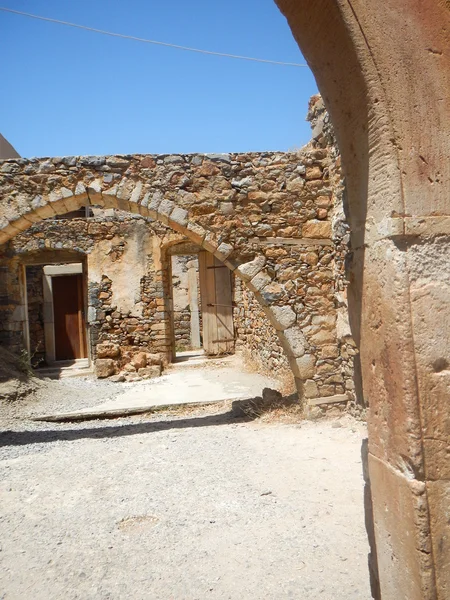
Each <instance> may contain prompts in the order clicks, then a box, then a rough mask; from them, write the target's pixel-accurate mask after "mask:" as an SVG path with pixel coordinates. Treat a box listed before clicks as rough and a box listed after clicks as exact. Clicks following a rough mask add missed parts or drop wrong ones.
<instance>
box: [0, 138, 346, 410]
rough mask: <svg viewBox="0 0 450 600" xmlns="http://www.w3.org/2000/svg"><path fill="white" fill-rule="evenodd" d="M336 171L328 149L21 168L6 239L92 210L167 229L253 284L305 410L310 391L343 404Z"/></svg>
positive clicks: (14, 175)
mask: <svg viewBox="0 0 450 600" xmlns="http://www.w3.org/2000/svg"><path fill="white" fill-rule="evenodd" d="M334 160H335V157H334V158H331V157H330V156H329V155H328V150H327V148H326V147H318V148H316V147H309V148H308V147H307V149H304V150H302V151H300V152H299V153H290V154H289V153H288V154H281V153H249V154H241V155H217V156H208V155H206V156H203V155H186V156H184V155H169V156H147V155H144V156H143V155H133V156H107V157H78V158H77V157H65V158H54V159H40V160H37V159H31V160H25V159H21V160H19V161H17V160H11V161H7V162H5V163H4V165H3V166H2V172H3V173H4V179H3V182H4V185H3V186H2V193H3V195H4V196H6V197H8V193H9V194H10V195H9V197H8V202H5V203H3V204H2V210H3V215H4V216H3V218H4V220H5V221H7V222H6V224H5V225H4V227H3V228H2V231H1V233H0V236H2V237H1V240H2V241H6V240H8V239H10V238H13V237H14V236H16V235H18V234H19V233H20V232H21V231H26V230H27V229H28V228H29V227H31V225H32V224H33V223H36V222H38V221H40V220H42V219H44V218H48V217H52V216H55V215H59V214H64V213H67V212H71V211H75V210H77V209H79V208H80V207H82V206H84V205H86V203H89V204H90V205H93V206H99V207H102V208H106V209H107V208H116V209H120V210H123V211H126V212H129V213H135V214H139V215H141V216H143V217H147V218H150V219H153V220H156V221H158V222H161V223H162V224H164V225H166V226H167V227H169V228H170V229H171V230H173V231H175V232H178V233H180V234H182V235H183V236H185V237H186V238H187V239H188V240H190V241H191V242H193V243H195V244H196V245H197V246H198V247H199V248H201V249H203V250H206V251H207V252H209V253H211V254H213V255H214V256H215V257H216V258H217V259H219V260H220V261H222V262H223V263H224V264H225V265H226V266H227V267H228V268H229V269H230V270H231V271H232V272H234V274H235V276H236V277H238V278H240V279H242V280H243V281H244V282H245V285H246V286H247V287H248V288H249V289H250V290H251V292H252V293H253V294H254V296H255V298H256V300H257V301H258V303H259V304H260V306H261V307H262V310H263V312H264V313H265V315H266V317H267V318H268V319H269V321H270V323H271V324H272V325H273V327H274V328H275V330H276V331H277V335H278V338H279V340H280V344H281V346H282V348H283V350H284V352H285V354H286V356H287V358H288V361H289V365H290V368H291V370H292V373H293V375H294V377H295V380H296V386H297V389H298V391H299V394H300V398H303V397H304V387H305V383H306V382H308V381H309V382H310V384H309V386H308V390H307V393H306V396H307V397H309V398H313V399H314V400H315V401H316V403H322V404H325V403H328V402H342V401H346V400H347V398H348V396H347V395H346V393H345V392H346V390H345V388H344V385H343V384H344V381H343V378H342V375H341V374H340V369H341V360H342V358H341V354H340V352H341V349H343V347H344V345H340V346H339V345H338V343H337V340H336V317H337V313H336V310H335V299H334V291H335V289H334V288H335V285H334V280H335V276H334V272H333V268H334V267H333V266H332V263H333V261H334V247H335V246H336V242H337V239H332V208H331V207H332V205H333V202H334V195H335V194H336V193H337V190H339V193H340V187H339V186H338V185H336V183H335V180H336V179H337V180H338V181H340V178H339V176H338V169H337V167H336V165H335V163H334ZM299 261H304V265H303V267H302V268H299V269H297V266H298V264H299ZM340 268H341V270H342V265H341V267H340ZM316 365H317V368H316ZM313 379H314V381H313Z"/></svg>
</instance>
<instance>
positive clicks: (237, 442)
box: [0, 407, 370, 600]
mask: <svg viewBox="0 0 450 600" xmlns="http://www.w3.org/2000/svg"><path fill="white" fill-rule="evenodd" d="M224 411H225V412H224ZM343 422H344V426H342V427H339V428H336V427H335V426H333V423H331V422H319V423H310V422H304V423H302V424H301V425H280V424H270V425H267V424H262V423H261V422H259V421H253V422H243V421H239V420H236V419H233V418H231V416H230V415H229V414H226V409H225V408H224V407H222V408H217V409H216V411H215V414H214V413H213V414H211V410H209V412H208V411H207V410H205V409H203V410H196V411H191V413H190V414H189V415H188V416H185V417H179V416H174V415H171V416H164V415H155V416H154V417H152V418H147V417H140V418H128V419H121V420H119V421H95V422H89V423H80V424H76V425H75V424H73V425H55V424H31V423H29V422H21V421H14V423H13V424H12V425H11V422H9V426H10V428H11V429H13V430H14V431H11V432H7V433H4V434H3V435H2V436H1V438H0V444H1V448H0V459H1V461H0V481H1V484H0V502H1V506H2V511H1V520H0V540H1V552H0V566H1V577H0V598H4V599H5V600H28V599H29V600H60V599H61V598H64V599H65V600H72V599H80V600H87V599H95V600H103V599H105V600H106V599H109V600H123V599H124V598H132V599H133V600H140V599H149V600H172V599H174V600H194V599H198V600H203V599H205V598H211V599H213V600H216V599H231V600H234V599H248V600H259V599H261V600H263V599H264V600H269V599H273V600H280V599H284V598H295V599H301V600H315V599H316V598H320V599H324V600H368V599H369V598H370V593H369V589H368V575H367V568H366V563H367V552H368V546H367V541H366V535H365V531H364V518H363V505H362V490H363V482H362V476H361V464H360V445H361V439H362V437H363V435H364V427H363V426H362V425H361V424H358V423H355V422H353V421H351V420H349V419H348V418H346V419H344V420H343Z"/></svg>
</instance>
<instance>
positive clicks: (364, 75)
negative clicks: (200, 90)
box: [277, 0, 450, 600]
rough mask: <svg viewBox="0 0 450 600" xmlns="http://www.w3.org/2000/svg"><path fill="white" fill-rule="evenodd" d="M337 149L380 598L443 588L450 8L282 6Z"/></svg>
mask: <svg viewBox="0 0 450 600" xmlns="http://www.w3.org/2000/svg"><path fill="white" fill-rule="evenodd" d="M277 4H278V6H279V7H280V8H281V10H282V12H283V13H284V14H285V15H286V17H287V19H288V22H289V25H290V27H291V29H292V32H293V34H294V37H295V38H296V40H297V41H298V43H299V45H300V47H301V49H302V52H303V54H304V56H305V58H306V60H307V61H308V63H309V65H310V67H311V68H312V70H313V72H314V74H315V76H316V79H317V82H318V85H319V89H320V91H321V93H322V95H323V98H324V101H325V103H326V105H327V108H328V109H329V111H330V114H331V118H332V120H333V124H334V127H335V129H336V136H337V138H338V142H339V146H340V149H341V152H342V159H343V168H344V173H345V175H346V181H347V194H348V208H349V219H350V225H351V229H352V248H353V256H354V260H353V284H352V286H351V288H352V289H351V292H352V310H351V316H352V321H353V323H352V326H353V333H354V336H355V338H356V340H357V342H358V345H359V347H360V351H361V362H362V374H363V386H364V394H365V397H366V398H367V399H368V401H369V405H370V415H369V471H370V478H371V485H372V499H373V507H374V522H375V536H376V544H377V555H378V563H379V574H380V588H381V596H382V597H383V598H385V599H388V600H391V599H394V598H408V599H411V600H419V599H420V600H422V599H427V600H436V599H443V598H446V597H448V595H449V593H450V525H449V522H448V519H447V517H446V510H447V509H446V507H448V505H449V503H450V485H449V481H448V480H449V461H448V455H446V454H445V452H444V450H443V449H444V447H448V445H449V442H450V422H449V417H448V410H447V408H446V405H447V399H448V397H449V391H450V377H449V373H450V371H449V370H448V368H447V366H446V365H448V364H449V358H450V357H449V348H450V326H449V325H448V323H449V319H450V295H449V293H448V292H449V290H448V283H447V282H448V276H449V275H450V263H449V259H448V256H449V251H448V250H449V246H450V237H449V234H450V230H449V228H448V223H449V216H448V215H449V213H448V210H449V198H450V162H449V161H448V158H446V157H448V156H449V155H450V138H449V135H448V132H449V130H450V103H449V102H448V101H447V100H446V99H448V90H449V89H450V39H449V30H450V6H449V3H448V2H445V1H443V0H442V1H440V0H425V1H423V2H406V1H405V0H389V1H388V2H384V3H382V5H380V3H379V2H375V1H366V2H359V1H356V2H354V1H352V2H350V1H348V0H319V1H318V2H307V1H302V0H300V1H298V0H277Z"/></svg>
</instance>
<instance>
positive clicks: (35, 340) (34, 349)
mask: <svg viewBox="0 0 450 600" xmlns="http://www.w3.org/2000/svg"><path fill="white" fill-rule="evenodd" d="M43 276H44V270H43V267H42V266H40V265H36V266H30V267H28V268H27V270H26V281H27V305H28V306H27V308H28V331H29V335H30V342H29V343H30V359H31V364H32V365H39V364H40V363H41V362H43V360H45V334H44V315H43V306H44V288H43Z"/></svg>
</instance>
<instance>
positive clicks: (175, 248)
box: [0, 97, 356, 403]
mask: <svg viewBox="0 0 450 600" xmlns="http://www.w3.org/2000/svg"><path fill="white" fill-rule="evenodd" d="M309 118H310V120H311V121H312V125H313V136H314V139H313V141H312V142H311V143H310V144H309V145H308V146H306V147H305V148H303V149H302V150H300V151H298V152H292V153H281V152H259V153H256V152H255V153H248V154H236V155H186V156H179V155H169V156H118V157H116V156H114V157H80V158H76V157H69V158H56V159H39V160H37V159H30V160H26V159H18V160H9V161H6V162H5V163H4V164H3V165H2V167H1V171H2V177H3V181H4V185H8V181H9V180H11V181H12V176H14V180H15V182H16V183H15V187H14V190H11V192H12V194H13V196H14V197H15V198H16V199H17V201H18V202H19V203H20V202H21V199H23V198H24V194H25V195H28V194H31V195H32V196H33V200H32V201H31V203H32V205H34V206H35V208H33V211H37V212H36V218H33V224H32V226H31V227H30V225H31V223H30V221H28V217H27V218H26V219H27V220H26V221H24V225H26V226H24V227H23V231H21V232H19V231H15V232H14V233H15V235H14V236H13V237H12V239H11V240H9V241H6V243H4V244H3V246H2V247H1V255H0V269H1V275H2V279H1V282H2V304H1V313H0V314H1V324H0V336H1V341H2V343H3V344H6V345H7V346H8V347H10V348H11V349H12V350H14V351H20V350H21V349H23V348H26V350H27V351H28V352H29V354H30V356H31V360H32V362H33V363H34V364H35V365H37V366H39V365H40V366H44V365H53V364H55V363H56V364H57V363H59V361H67V360H72V361H73V360H75V359H87V361H88V362H91V363H93V365H94V366H95V370H96V372H97V374H98V376H101V377H105V376H115V379H122V380H123V379H124V378H126V379H127V380H133V379H135V380H136V379H138V378H139V377H147V376H151V375H154V374H155V372H156V373H158V372H159V371H158V369H159V366H158V365H161V364H162V365H163V366H164V365H165V364H167V363H170V362H171V361H172V360H173V359H174V358H175V356H176V352H177V350H178V351H179V350H181V349H187V348H203V349H204V350H205V352H206V353H207V354H208V355H210V356H213V355H221V354H227V353H233V352H235V351H237V350H239V351H245V352H247V354H248V355H249V356H251V357H252V360H253V361H254V362H256V363H257V365H258V366H259V368H261V369H263V370H267V371H270V372H272V373H274V374H275V375H277V374H278V376H286V374H288V373H289V374H290V376H291V377H292V380H293V381H294V379H295V381H296V383H297V388H298V389H299V390H300V392H301V395H302V398H307V399H311V400H314V401H315V402H323V403H325V402H346V401H347V400H349V399H353V397H354V384H353V377H352V374H353V371H352V361H353V356H354V355H355V353H356V350H355V346H354V343H353V340H352V338H351V336H350V331H349V328H348V322H347V317H346V314H347V308H346V291H345V273H344V262H345V257H346V254H347V243H348V233H347V226H346V224H345V220H344V215H343V208H342V202H343V200H342V194H343V185H342V180H341V175H340V158H339V153H338V151H337V148H336V145H335V143H334V140H333V137H332V133H331V128H330V125H329V124H328V117H327V115H326V113H325V111H324V108H323V104H322V101H321V99H320V98H319V97H316V98H314V99H313V100H312V102H311V108H310V115H309ZM18 175H19V176H20V177H21V181H22V185H23V188H22V189H18V188H17V176H18ZM61 186H62V187H61ZM73 186H75V188H74V193H73V194H72V192H70V191H69V190H70V187H73ZM103 186H106V187H107V188H108V189H107V190H106V189H105V190H104V191H101V188H103ZM38 188H39V193H37V194H35V192H34V190H35V191H36V192H37V191H38ZM43 188H46V190H47V191H46V192H44V193H42V192H43ZM137 202H139V203H140V205H138V204H137ZM33 203H34V204H33ZM58 203H60V204H61V207H60V209H57V210H55V209H56V208H57V205H58ZM153 207H155V209H156V208H157V212H153V210H154V209H153ZM188 214H189V217H188ZM38 215H39V216H38ZM2 235H5V234H2ZM136 357H137V358H136ZM147 363H148V364H147ZM149 367H153V368H152V369H149ZM155 367H156V368H155Z"/></svg>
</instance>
